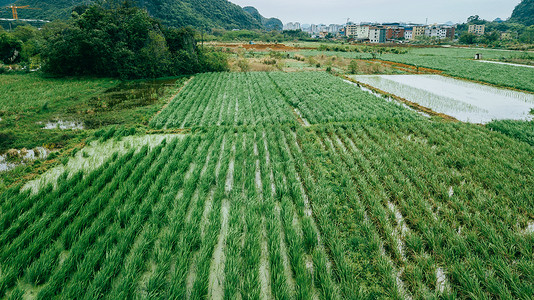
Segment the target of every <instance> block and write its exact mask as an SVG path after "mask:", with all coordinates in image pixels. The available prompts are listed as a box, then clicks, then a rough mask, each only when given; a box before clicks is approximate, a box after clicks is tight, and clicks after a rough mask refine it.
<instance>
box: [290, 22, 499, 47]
mask: <svg viewBox="0 0 534 300" xmlns="http://www.w3.org/2000/svg"><path fill="white" fill-rule="evenodd" d="M284 30H301V31H304V32H307V33H309V34H310V35H311V37H312V38H336V37H338V38H340V37H346V38H350V39H353V40H355V41H357V42H362V43H364V42H369V43H374V44H381V43H389V42H394V43H405V42H411V41H415V40H418V39H422V38H430V39H451V40H454V39H456V38H457V37H458V36H457V34H456V24H453V23H446V24H432V25H422V24H413V23H400V22H399V23H381V24H377V23H366V22H362V23H360V24H355V23H352V22H347V23H346V24H345V25H339V24H330V25H325V24H319V25H316V24H311V25H310V24H303V25H301V24H300V23H298V22H290V23H287V24H285V25H284ZM468 32H469V33H472V34H474V35H479V36H482V35H484V33H485V25H469V29H468ZM505 35H506V33H503V37H502V38H505V37H506V36H505Z"/></svg>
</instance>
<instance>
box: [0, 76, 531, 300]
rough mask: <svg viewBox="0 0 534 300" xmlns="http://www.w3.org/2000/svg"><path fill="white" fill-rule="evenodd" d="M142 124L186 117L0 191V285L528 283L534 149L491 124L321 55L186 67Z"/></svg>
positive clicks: (40, 291)
mask: <svg viewBox="0 0 534 300" xmlns="http://www.w3.org/2000/svg"><path fill="white" fill-rule="evenodd" d="M149 126H151V127H153V128H155V129H162V128H168V129H169V130H167V131H165V132H170V130H172V129H180V130H184V129H186V130H188V131H187V133H182V134H175V135H172V134H170V135H168V137H167V136H165V139H164V140H163V138H157V139H154V140H155V141H156V140H157V142H152V144H151V147H149V146H139V147H136V146H132V145H129V146H125V143H122V142H121V141H124V139H126V138H125V137H124V135H129V134H132V133H134V132H135V131H133V132H126V133H125V132H124V131H113V130H111V131H102V132H100V133H99V134H97V136H96V137H95V138H97V139H99V140H101V141H102V142H104V140H105V141H107V142H105V143H104V144H105V145H107V146H105V148H102V149H101V150H100V151H105V155H102V157H103V158H102V159H101V160H99V150H98V145H97V144H95V145H93V146H92V148H91V150H89V149H85V150H84V149H81V150H79V151H78V153H77V155H76V156H75V157H74V156H73V158H71V161H72V164H69V163H68V162H66V164H65V165H66V167H65V168H63V169H62V170H71V171H70V172H69V171H64V173H63V174H62V175H61V174H56V175H57V176H59V177H57V178H58V180H57V185H56V186H55V187H54V185H52V184H50V181H41V182H42V183H43V184H41V185H36V186H35V187H36V190H35V193H32V191H31V189H23V188H22V185H18V186H16V187H12V188H11V189H9V190H7V191H5V192H3V193H1V194H0V245H2V246H0V298H1V297H10V298H13V299H22V298H37V299H50V298H54V297H58V298H70V299H73V298H76V299H82V298H83V299H85V298H87V299H89V298H91V299H92V298H95V297H97V298H107V299H117V298H150V299H169V298H172V299H206V298H209V299H239V298H241V299H258V298H262V299H294V298H296V299H391V298H396V299H408V298H411V299H440V298H446V299H456V298H460V299H465V298H475V299H491V298H507V299H528V298H529V297H530V296H531V295H532V294H534V276H533V273H532V269H534V260H533V259H532V257H533V256H534V253H533V249H534V234H533V232H532V227H534V213H533V212H534V203H533V202H532V199H531V198H532V195H533V194H534V171H533V170H534V161H533V160H532V157H533V155H534V148H532V146H531V145H529V144H528V141H527V142H524V141H521V139H516V138H511V137H508V136H507V135H505V134H502V133H501V132H499V131H504V130H499V131H497V130H498V129H497V127H495V128H494V130H490V129H489V128H487V127H483V126H478V125H472V124H465V123H460V122H445V121H444V120H442V119H440V118H439V117H432V118H425V117H422V116H420V115H419V114H418V113H416V112H414V111H412V110H409V109H407V108H405V107H403V106H401V105H399V104H396V103H394V102H388V101H386V99H384V98H381V97H376V96H373V95H371V94H369V93H367V92H364V91H362V90H360V89H359V88H358V87H356V86H354V85H352V84H350V83H347V82H344V81H343V80H342V79H340V78H337V77H335V76H333V75H330V74H327V73H322V72H321V73H313V72H304V73H282V72H272V73H254V72H252V73H239V74H236V73H223V74H203V75H198V76H196V77H195V78H193V79H192V80H191V81H189V82H188V83H187V84H186V85H185V87H184V88H183V89H182V90H181V92H180V93H179V94H178V95H177V96H176V97H175V98H174V99H173V100H172V101H170V103H169V104H168V105H167V106H166V107H165V108H163V110H162V111H161V112H160V113H159V114H157V115H156V116H155V117H154V118H153V119H152V121H151V122H150V124H149ZM496 126H497V125H496ZM501 127H502V126H501ZM502 128H504V127H502ZM515 128H516V129H515V130H516V131H518V132H519V131H523V130H522V129H520V128H519V127H515ZM527 135H528V133H527ZM172 136H176V137H179V138H172ZM139 138H143V137H139ZM134 139H135V138H134ZM159 141H161V142H159ZM114 143H116V145H117V147H116V148H113V146H110V145H113V144H114ZM118 145H121V146H118ZM115 151H116V152H115ZM113 152H115V153H113ZM84 159H86V160H87V162H84ZM94 161H99V163H98V165H95V164H94V163H93V162H94ZM85 164H91V165H94V167H93V168H92V169H84V168H83V165H85ZM71 165H76V166H78V167H76V168H70V167H69V166H71Z"/></svg>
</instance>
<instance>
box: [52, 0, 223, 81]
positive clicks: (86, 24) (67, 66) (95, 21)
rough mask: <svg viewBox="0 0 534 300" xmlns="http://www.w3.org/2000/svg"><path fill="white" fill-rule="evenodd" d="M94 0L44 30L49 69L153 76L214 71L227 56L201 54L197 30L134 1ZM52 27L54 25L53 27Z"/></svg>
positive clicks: (63, 72)
mask: <svg viewBox="0 0 534 300" xmlns="http://www.w3.org/2000/svg"><path fill="white" fill-rule="evenodd" d="M105 5H106V7H103V6H102V5H91V6H89V7H88V8H87V9H86V10H85V12H83V14H81V15H79V14H78V13H73V18H72V19H71V20H69V21H68V22H63V23H61V22H56V23H52V24H50V28H46V29H44V31H43V35H44V36H45V39H46V45H45V47H44V50H43V52H42V58H43V61H44V67H43V70H44V71H45V72H48V73H50V74H54V75H60V76H64V75H96V76H106V77H120V78H124V79H130V78H147V77H150V78H153V77H159V76H170V75H180V74H191V73H196V72H201V71H210V66H217V68H219V67H220V66H223V65H224V64H225V63H224V62H209V63H208V62H206V61H205V60H203V58H204V57H209V59H224V58H223V57H222V56H209V55H204V56H202V57H200V55H199V49H197V47H196V41H195V38H194V35H195V32H194V31H193V30H192V29H171V28H166V27H165V26H163V25H161V24H160V23H159V21H157V20H155V19H153V18H151V17H150V16H149V15H148V13H147V12H146V11H145V10H142V9H140V8H137V7H134V6H133V5H131V3H130V2H122V3H120V4H118V5H117V4H116V2H105ZM47 27H48V26H47Z"/></svg>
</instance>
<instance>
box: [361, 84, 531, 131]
mask: <svg viewBox="0 0 534 300" xmlns="http://www.w3.org/2000/svg"><path fill="white" fill-rule="evenodd" d="M351 77H352V78H354V79H355V80H357V81H359V82H362V83H365V84H368V85H371V86H373V87H376V88H378V89H380V90H382V91H385V92H388V93H391V94H394V95H397V96H399V97H401V98H404V99H407V100H409V101H412V102H416V103H418V104H420V105H422V106H425V107H428V108H431V109H432V110H434V111H436V112H439V113H444V114H447V115H449V116H452V117H455V118H456V119H458V120H460V121H464V122H470V123H482V124H484V123H488V122H491V121H492V120H508V119H511V120H532V119H534V115H532V111H533V109H534V95H532V94H527V93H522V92H516V91H512V90H506V89H500V88H495V87H491V86H486V85H482V84H477V83H473V82H468V81H463V80H458V79H453V78H449V77H444V76H440V75H354V76H351Z"/></svg>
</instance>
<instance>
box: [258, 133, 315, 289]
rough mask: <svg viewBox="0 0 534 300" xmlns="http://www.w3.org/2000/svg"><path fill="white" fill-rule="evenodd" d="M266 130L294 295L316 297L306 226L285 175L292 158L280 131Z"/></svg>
mask: <svg viewBox="0 0 534 300" xmlns="http://www.w3.org/2000/svg"><path fill="white" fill-rule="evenodd" d="M266 132H267V134H266V140H267V141H268V145H269V148H268V149H269V153H270V158H271V161H272V162H271V166H272V168H273V174H274V181H275V185H276V199H277V201H278V202H279V203H280V215H281V222H282V224H281V226H282V228H281V230H283V231H284V235H285V243H286V244H287V250H288V254H287V255H288V257H289V264H290V266H291V271H292V273H293V274H294V280H295V285H294V286H295V291H294V296H295V298H297V299H312V298H316V297H317V294H316V293H315V289H314V286H313V281H312V273H311V272H310V270H309V268H308V265H307V258H306V252H305V248H304V239H303V235H302V229H301V226H300V222H299V218H298V216H297V212H296V211H297V210H296V208H295V205H294V203H293V201H292V199H291V197H292V195H291V191H290V190H289V187H288V184H289V183H288V178H287V177H286V176H285V172H286V168H287V164H288V163H289V161H288V157H284V156H283V153H282V152H281V150H282V149H281V148H282V147H283V146H282V144H281V141H280V138H275V136H279V135H280V132H277V131H276V130H273V129H271V128H268V129H267V130H266Z"/></svg>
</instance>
